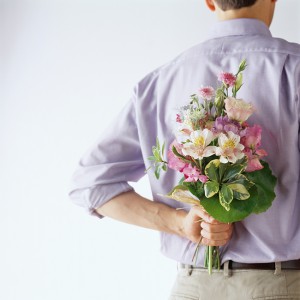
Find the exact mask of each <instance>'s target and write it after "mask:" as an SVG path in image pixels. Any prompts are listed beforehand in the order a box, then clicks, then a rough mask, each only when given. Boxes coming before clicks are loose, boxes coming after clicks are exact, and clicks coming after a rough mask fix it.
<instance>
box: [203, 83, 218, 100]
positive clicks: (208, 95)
mask: <svg viewBox="0 0 300 300" xmlns="http://www.w3.org/2000/svg"><path fill="white" fill-rule="evenodd" d="M199 94H200V97H201V98H202V99H204V100H211V99H212V98H213V96H214V94H215V90H214V89H213V88H212V87H211V86H205V87H202V88H201V89H200V90H199Z"/></svg>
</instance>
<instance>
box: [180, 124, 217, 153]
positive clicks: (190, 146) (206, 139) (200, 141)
mask: <svg viewBox="0 0 300 300" xmlns="http://www.w3.org/2000/svg"><path fill="white" fill-rule="evenodd" d="M214 138H215V136H214V134H213V132H212V131H210V130H208V129H207V128H205V129H204V130H196V131H193V132H192V133H191V135H190V138H189V140H190V141H189V142H187V143H185V144H184V145H183V148H182V153H183V154H184V155H190V156H191V157H193V158H195V159H202V158H203V157H208V156H211V155H213V154H215V151H216V147H215V146H209V144H210V143H211V142H212V141H213V140H214Z"/></svg>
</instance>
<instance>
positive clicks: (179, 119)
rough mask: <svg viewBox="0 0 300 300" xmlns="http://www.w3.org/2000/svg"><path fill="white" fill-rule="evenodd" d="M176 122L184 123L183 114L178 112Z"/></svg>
mask: <svg viewBox="0 0 300 300" xmlns="http://www.w3.org/2000/svg"><path fill="white" fill-rule="evenodd" d="M176 122H177V123H182V119H181V116H180V115H179V114H176Z"/></svg>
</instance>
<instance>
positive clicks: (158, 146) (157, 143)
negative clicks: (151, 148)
mask: <svg viewBox="0 0 300 300" xmlns="http://www.w3.org/2000/svg"><path fill="white" fill-rule="evenodd" d="M156 147H157V149H158V151H159V150H160V143H159V139H158V137H156Z"/></svg>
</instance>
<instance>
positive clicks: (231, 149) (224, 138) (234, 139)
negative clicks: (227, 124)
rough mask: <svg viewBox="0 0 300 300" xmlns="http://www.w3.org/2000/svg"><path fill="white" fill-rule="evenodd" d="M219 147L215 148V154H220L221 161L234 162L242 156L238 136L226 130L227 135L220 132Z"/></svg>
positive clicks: (241, 147) (241, 146)
mask: <svg viewBox="0 0 300 300" xmlns="http://www.w3.org/2000/svg"><path fill="white" fill-rule="evenodd" d="M218 143H219V147H217V149H216V155H217V156H220V162H221V163H224V164H225V163H227V162H231V163H235V162H236V161H237V160H239V159H241V158H243V157H244V153H243V152H242V150H243V149H244V146H243V145H242V144H240V136H239V135H236V134H234V133H233V132H232V131H228V132H227V135H226V134H224V133H220V135H219V138H218Z"/></svg>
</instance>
